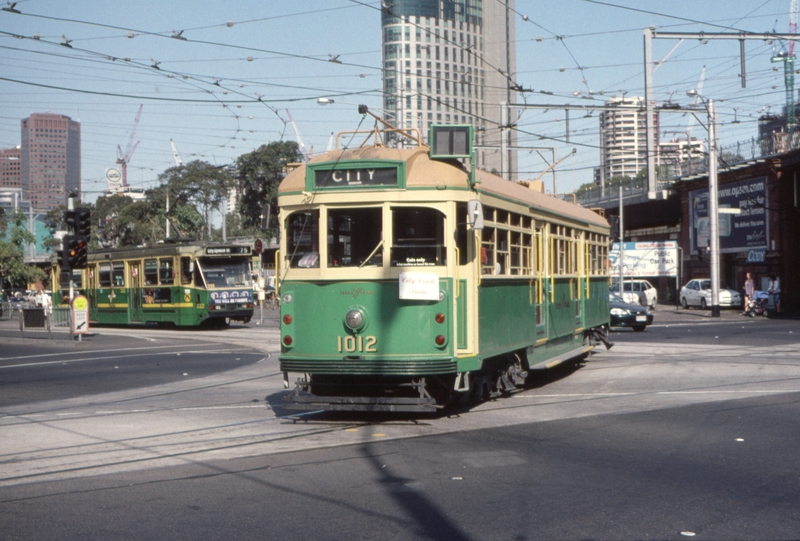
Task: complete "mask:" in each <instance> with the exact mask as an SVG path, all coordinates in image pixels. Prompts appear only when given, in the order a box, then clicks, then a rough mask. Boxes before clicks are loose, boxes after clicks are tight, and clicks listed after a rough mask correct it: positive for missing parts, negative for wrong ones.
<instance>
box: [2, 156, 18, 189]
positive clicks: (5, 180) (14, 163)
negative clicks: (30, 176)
mask: <svg viewBox="0 0 800 541" xmlns="http://www.w3.org/2000/svg"><path fill="white" fill-rule="evenodd" d="M21 156H22V149H21V148H20V147H14V148H3V149H0V188H22V160H21Z"/></svg>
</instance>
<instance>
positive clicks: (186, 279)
mask: <svg viewBox="0 0 800 541" xmlns="http://www.w3.org/2000/svg"><path fill="white" fill-rule="evenodd" d="M191 283H192V258H191V257H182V258H181V285H189V284H191Z"/></svg>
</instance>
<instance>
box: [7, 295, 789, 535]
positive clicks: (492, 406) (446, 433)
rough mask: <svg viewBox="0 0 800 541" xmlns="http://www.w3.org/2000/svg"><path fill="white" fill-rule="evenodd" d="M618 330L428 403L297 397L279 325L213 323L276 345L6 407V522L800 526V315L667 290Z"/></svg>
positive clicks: (488, 527) (308, 528) (242, 338)
mask: <svg viewBox="0 0 800 541" xmlns="http://www.w3.org/2000/svg"><path fill="white" fill-rule="evenodd" d="M611 335H612V340H613V341H614V342H615V346H614V348H613V349H611V350H610V351H602V352H598V354H597V355H593V356H592V357H590V358H589V359H588V360H587V362H586V363H584V364H583V365H582V366H581V367H579V368H577V369H574V370H570V369H562V370H560V371H557V372H550V373H547V374H543V375H541V376H540V377H539V379H538V380H537V381H536V382H535V384H534V385H533V387H532V388H531V389H529V390H527V391H525V392H522V393H519V394H516V395H514V396H513V397H510V398H506V399H502V400H497V401H494V402H489V403H486V404H483V405H481V406H479V407H476V408H473V409H472V410H470V411H468V412H462V413H460V414H457V415H452V416H440V417H430V418H421V419H415V420H412V419H401V418H386V417H383V418H364V417H357V416H356V417H353V416H349V417H342V416H332V415H320V414H314V415H307V416H287V415H285V414H283V412H281V411H280V408H279V401H280V397H281V396H282V395H283V394H284V393H285V392H286V391H285V390H283V387H282V378H281V375H280V374H279V373H278V372H277V370H276V368H277V356H276V355H275V353H276V350H277V330H276V329H275V328H274V327H268V326H266V327H259V328H253V327H251V328H239V329H231V330H230V332H220V333H212V334H208V335H203V337H202V340H203V341H207V342H209V343H217V344H219V343H222V344H224V343H226V342H231V341H233V342H235V343H236V344H245V343H246V344H249V345H253V344H261V347H260V349H261V350H262V351H263V352H264V353H265V357H264V359H263V360H261V361H259V362H257V363H254V364H247V365H246V366H242V367H239V368H236V369H234V370H226V371H223V372H218V373H215V374H208V375H206V376H204V377H199V378H196V379H192V380H181V381H177V382H172V383H165V384H162V385H158V386H156V387H143V388H136V389H121V390H118V391H114V392H108V393H103V394H99V395H92V396H88V397H73V398H70V399H66V400H51V401H47V402H36V403H26V404H22V405H16V406H4V407H0V434H2V436H3V437H1V438H0V539H3V540H5V539H68V538H81V539H143V538H170V539H465V540H466V539H469V540H473V539H474V540H479V539H481V540H482V539H489V540H493V539H509V540H528V539H587V540H588V539H614V540H616V539H620V540H628V539H687V538H691V537H693V538H696V539H714V540H717V539H726V540H728V539H770V540H782V539H798V538H800V513H799V512H798V510H799V509H800V464H798V460H797V448H798V443H800V441H798V440H800V431H798V430H797V428H796V427H797V426H799V423H800V348H798V343H797V342H798V338H800V322H798V321H795V320H767V319H763V318H758V319H755V320H752V319H749V318H747V319H745V318H741V317H740V316H738V315H737V314H735V313H733V312H724V313H723V317H722V318H721V319H720V320H713V319H711V318H709V317H708V315H707V313H703V312H700V311H689V312H683V311H675V310H671V309H663V308H662V307H659V310H657V311H656V324H655V325H654V326H653V327H651V328H648V330H647V331H645V332H644V333H635V332H632V331H628V330H619V331H615V332H612V333H611ZM148 336H149V337H155V338H157V339H159V338H158V337H161V336H163V335H162V334H160V333H159V332H154V333H151V332H148ZM175 337H176V335H173V338H175ZM199 340H200V338H199V337H198V338H195V341H197V345H198V347H200V344H199ZM265 399H266V400H265Z"/></svg>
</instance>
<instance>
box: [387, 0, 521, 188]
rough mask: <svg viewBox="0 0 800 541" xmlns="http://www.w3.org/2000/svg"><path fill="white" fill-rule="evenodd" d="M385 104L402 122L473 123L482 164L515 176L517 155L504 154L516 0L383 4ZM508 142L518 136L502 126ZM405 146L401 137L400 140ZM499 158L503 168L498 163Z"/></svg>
mask: <svg viewBox="0 0 800 541" xmlns="http://www.w3.org/2000/svg"><path fill="white" fill-rule="evenodd" d="M383 5H384V7H383V16H382V50H383V70H384V71H383V89H384V97H383V108H384V117H385V118H386V120H387V121H388V122H390V123H392V124H394V125H396V126H397V127H402V128H417V129H419V131H420V132H421V134H422V137H423V140H424V141H426V142H427V138H428V132H429V128H430V126H431V124H470V125H472V126H473V127H474V129H475V134H476V136H475V142H474V144H475V145H476V146H477V147H490V148H478V149H476V162H477V164H476V165H477V166H478V167H479V168H481V169H485V170H488V171H492V170H494V171H496V172H500V171H501V167H502V169H504V170H505V172H506V177H507V178H516V153H515V152H513V151H508V156H507V158H506V160H504V161H503V160H501V157H500V150H499V147H500V137H501V130H500V126H501V120H502V118H503V116H502V107H501V104H502V103H506V104H513V103H515V92H514V91H512V90H511V83H512V82H513V77H514V74H515V72H516V56H515V49H514V48H515V44H514V39H515V38H514V11H513V9H514V0H388V1H387V2H384V3H383ZM503 133H505V136H506V138H507V139H506V141H507V143H508V144H509V146H511V145H512V144H513V141H515V140H516V138H514V137H513V136H511V135H510V131H509V130H506V131H505V132H503ZM398 144H402V140H400V141H399V142H398ZM501 163H502V166H501Z"/></svg>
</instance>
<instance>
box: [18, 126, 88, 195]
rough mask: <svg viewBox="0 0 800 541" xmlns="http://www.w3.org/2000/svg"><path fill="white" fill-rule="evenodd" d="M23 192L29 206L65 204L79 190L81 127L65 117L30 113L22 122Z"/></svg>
mask: <svg viewBox="0 0 800 541" xmlns="http://www.w3.org/2000/svg"><path fill="white" fill-rule="evenodd" d="M21 142H22V145H21V162H22V174H21V177H22V189H23V191H24V193H25V197H26V198H27V199H28V200H29V201H30V204H31V207H32V208H33V209H35V210H37V211H46V210H49V209H52V208H55V207H57V206H58V205H64V204H66V202H67V196H68V195H69V194H70V193H71V192H73V191H74V192H76V193H80V190H81V125H80V123H79V122H76V121H74V120H72V119H71V118H70V117H68V116H64V115H57V114H54V113H33V114H31V116H29V117H28V118H25V119H23V120H22V140H21Z"/></svg>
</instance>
